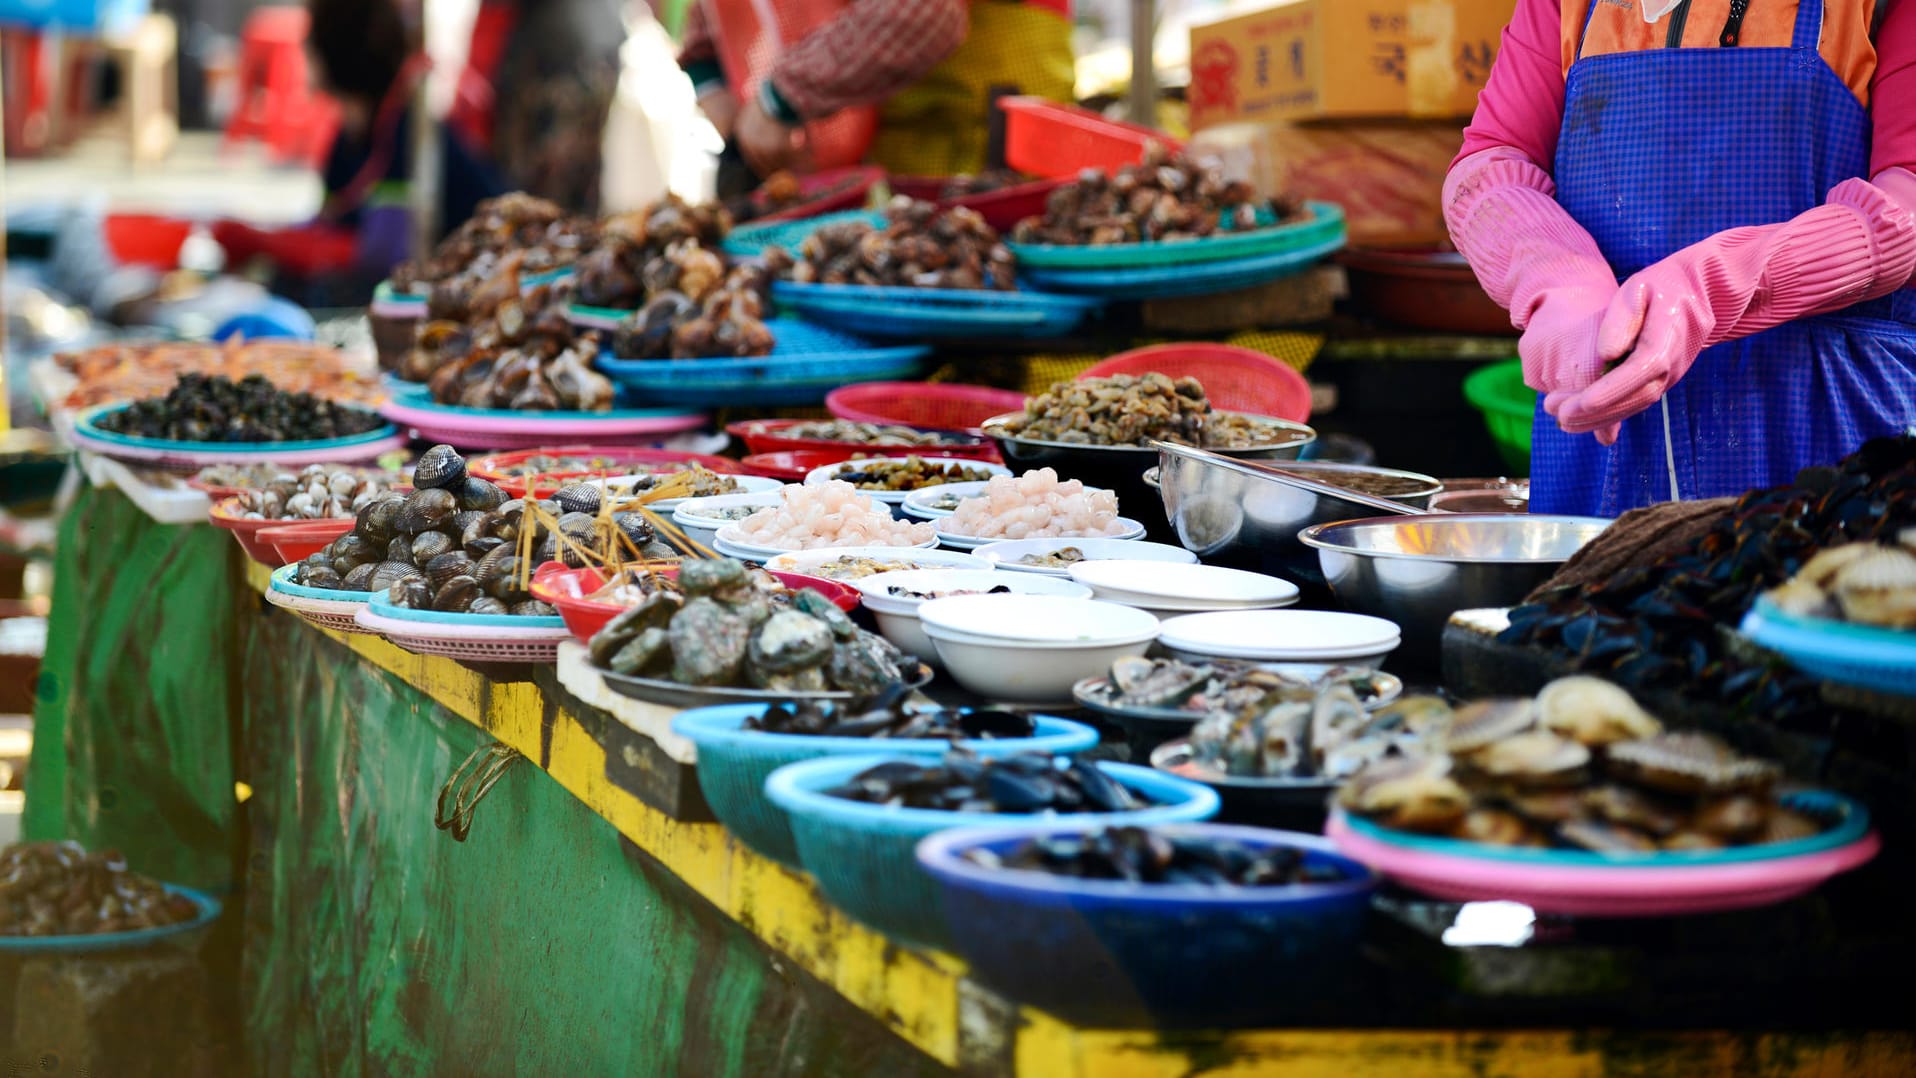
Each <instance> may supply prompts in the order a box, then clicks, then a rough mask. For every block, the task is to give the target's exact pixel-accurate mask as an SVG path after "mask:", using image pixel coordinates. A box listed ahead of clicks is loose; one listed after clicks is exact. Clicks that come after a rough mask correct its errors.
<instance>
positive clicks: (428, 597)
mask: <svg viewBox="0 0 1916 1078" xmlns="http://www.w3.org/2000/svg"><path fill="white" fill-rule="evenodd" d="M386 600H387V601H388V602H390V603H392V604H393V605H394V606H397V607H401V608H404V609H406V610H424V609H426V608H427V607H428V606H431V605H432V586H431V585H429V584H427V583H426V582H425V581H423V580H417V579H412V580H401V581H399V582H398V583H396V584H394V585H393V586H392V587H390V588H387V589H386Z"/></svg>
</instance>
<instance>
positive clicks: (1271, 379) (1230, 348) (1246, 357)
mask: <svg viewBox="0 0 1916 1078" xmlns="http://www.w3.org/2000/svg"><path fill="white" fill-rule="evenodd" d="M1152 371H1156V372H1158V373H1159V374H1167V375H1170V376H1171V377H1173V378H1183V377H1184V376H1186V375H1189V376H1191V377H1192V378H1196V379H1197V380H1198V382H1199V383H1201V384H1202V385H1203V386H1204V395H1205V396H1206V397H1208V398H1210V401H1211V405H1212V406H1213V407H1216V408H1221V409H1223V410H1225V411H1227V412H1249V413H1251V414H1253V415H1270V416H1276V417H1278V418H1279V419H1289V420H1291V421H1293V422H1297V423H1302V422H1304V421H1305V420H1308V419H1309V418H1310V417H1311V385H1310V383H1309V382H1306V381H1305V380H1304V376H1303V375H1301V374H1299V373H1297V371H1295V370H1293V369H1292V368H1291V366H1290V364H1288V363H1283V362H1280V361H1279V360H1275V359H1272V358H1271V357H1270V356H1267V355H1265V354H1264V353H1262V352H1254V351H1252V350H1251V349H1249V348H1239V347H1237V346H1235V345H1229V344H1198V343H1192V344H1158V345H1152V346H1151V347H1149V348H1134V349H1132V350H1131V351H1129V352H1120V353H1118V354H1117V355H1115V356H1112V357H1111V358H1110V359H1107V360H1105V361H1104V362H1102V363H1095V364H1093V365H1091V366H1090V367H1087V368H1085V370H1084V371H1083V372H1082V373H1080V374H1079V375H1078V378H1079V379H1080V380H1082V379H1085V378H1109V377H1110V376H1112V375H1114V374H1148V373H1150V372H1152Z"/></svg>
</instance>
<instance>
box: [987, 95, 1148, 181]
mask: <svg viewBox="0 0 1916 1078" xmlns="http://www.w3.org/2000/svg"><path fill="white" fill-rule="evenodd" d="M998 107H999V108H1001V109H1003V110H1005V164H1007V165H1010V166H1011V167H1012V168H1015V169H1017V170H1018V171H1019V172H1024V173H1029V174H1030V175H1033V176H1056V177H1062V178H1065V179H1069V178H1071V177H1073V176H1076V175H1077V174H1078V173H1079V172H1080V171H1082V170H1084V169H1087V168H1097V169H1103V170H1104V171H1106V172H1116V171H1117V170H1119V169H1121V168H1123V167H1124V166H1126V165H1135V164H1137V163H1138V162H1139V161H1141V160H1143V158H1144V147H1145V145H1146V144H1148V143H1152V142H1155V143H1157V144H1158V145H1160V146H1163V147H1164V148H1165V149H1167V150H1180V149H1183V148H1184V144H1183V143H1182V142H1179V141H1178V140H1177V139H1174V138H1172V137H1171V136H1170V135H1167V134H1165V133H1164V132H1162V131H1157V130H1154V129H1152V128H1149V127H1140V126H1138V125H1137V124H1127V123H1120V122H1118V121H1117V120H1107V119H1105V118H1104V117H1102V116H1100V115H1098V114H1097V113H1095V112H1092V111H1091V110H1090V109H1081V108H1079V107H1078V106H1076V105H1060V104H1058V103H1057V102H1055V101H1046V100H1045V99H1044V98H1042V97H1001V98H999V99H998Z"/></svg>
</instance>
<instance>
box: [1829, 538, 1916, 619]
mask: <svg viewBox="0 0 1916 1078" xmlns="http://www.w3.org/2000/svg"><path fill="white" fill-rule="evenodd" d="M1866 549H1867V552H1866V553H1864V554H1862V555H1860V556H1858V557H1857V558H1855V559H1854V560H1853V561H1851V562H1849V564H1847V565H1845V566H1843V568H1842V569H1840V570H1838V571H1837V573H1836V577H1835V580H1834V586H1833V587H1832V589H1831V590H1832V591H1834V592H1835V593H1836V602H1837V604H1838V605H1839V606H1841V607H1842V608H1843V616H1844V617H1846V618H1848V619H1849V620H1850V621H1856V622H1861V623H1863V624H1865V625H1880V626H1883V627H1884V628H1888V629H1916V554H1912V553H1910V552H1909V551H1907V550H1904V549H1902V548H1901V547H1887V546H1871V547H1867V548H1866Z"/></svg>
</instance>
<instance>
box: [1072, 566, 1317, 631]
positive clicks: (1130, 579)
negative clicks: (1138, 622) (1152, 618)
mask: <svg viewBox="0 0 1916 1078" xmlns="http://www.w3.org/2000/svg"><path fill="white" fill-rule="evenodd" d="M1068 572H1069V574H1070V576H1071V579H1073V580H1075V581H1077V582H1078V583H1080V584H1083V585H1085V586H1087V587H1089V588H1090V589H1091V591H1092V594H1093V596H1094V597H1096V598H1099V599H1103V600H1105V601H1106V602H1113V603H1123V604H1124V605H1125V606H1135V607H1137V608H1139V609H1141V610H1149V611H1150V612H1151V613H1153V614H1156V615H1157V616H1158V617H1160V618H1172V617H1176V616H1177V615H1179V614H1188V613H1194V612H1199V611H1213V610H1268V609H1271V608H1273V607H1280V606H1290V605H1291V604H1293V603H1295V602H1297V585H1295V584H1292V583H1291V582H1290V581H1288V580H1280V579H1278V578H1277V577H1274V576H1265V575H1264V574H1262V573H1249V572H1245V571H1244V570H1242V569H1226V568H1223V567H1222V566H1216V565H1188V564H1184V565H1180V564H1170V563H1166V562H1162V561H1151V560H1145V559H1140V560H1137V561H1083V562H1079V563H1078V564H1076V565H1073V566H1071V568H1070V569H1069V571H1068Z"/></svg>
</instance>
